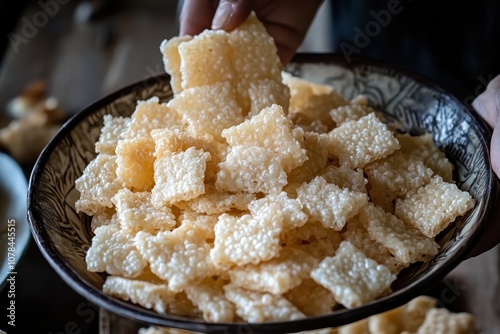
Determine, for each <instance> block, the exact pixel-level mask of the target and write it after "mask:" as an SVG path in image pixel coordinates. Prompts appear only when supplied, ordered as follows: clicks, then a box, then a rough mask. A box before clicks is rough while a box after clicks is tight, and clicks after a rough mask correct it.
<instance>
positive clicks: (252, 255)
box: [210, 206, 283, 267]
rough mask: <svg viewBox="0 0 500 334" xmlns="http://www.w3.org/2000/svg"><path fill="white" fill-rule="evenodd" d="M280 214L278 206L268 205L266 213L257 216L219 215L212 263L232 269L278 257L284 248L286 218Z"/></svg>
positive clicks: (211, 255)
mask: <svg viewBox="0 0 500 334" xmlns="http://www.w3.org/2000/svg"><path fill="white" fill-rule="evenodd" d="M277 212H278V209H277V208H276V207H274V206H266V210H263V211H261V212H259V213H258V214H257V215H256V216H252V215H250V214H246V215H243V216H240V217H235V216H231V215H229V214H222V215H220V216H219V221H218V222H217V224H216V225H215V241H214V247H213V248H212V250H211V251H210V258H211V260H212V261H213V262H214V263H215V264H216V265H217V266H219V267H229V266H232V265H237V266H243V265H245V264H249V263H253V264H257V263H259V262H261V261H267V260H270V259H272V258H274V257H277V256H278V255H279V252H280V249H281V245H280V233H281V231H282V230H283V219H282V217H281V216H279V215H276V213H277ZM262 231H266V233H262Z"/></svg>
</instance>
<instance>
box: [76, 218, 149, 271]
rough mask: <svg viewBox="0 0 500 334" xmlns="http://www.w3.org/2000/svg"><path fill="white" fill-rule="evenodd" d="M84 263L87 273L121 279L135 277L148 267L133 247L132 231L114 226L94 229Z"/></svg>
mask: <svg viewBox="0 0 500 334" xmlns="http://www.w3.org/2000/svg"><path fill="white" fill-rule="evenodd" d="M85 263H86V264H87V270H88V271H91V272H106V273H108V274H110V275H117V276H122V277H137V276H138V275H139V274H141V273H142V271H143V269H144V268H145V267H146V266H147V265H148V262H147V261H146V259H144V258H143V257H142V255H141V253H140V252H139V250H138V249H137V248H136V247H135V245H134V242H133V234H132V231H129V230H124V229H121V228H120V227H119V226H117V225H114V224H112V225H103V226H100V227H98V228H96V229H95V231H94V236H93V237H92V242H91V245H90V248H89V249H88V250H87V254H86V255H85Z"/></svg>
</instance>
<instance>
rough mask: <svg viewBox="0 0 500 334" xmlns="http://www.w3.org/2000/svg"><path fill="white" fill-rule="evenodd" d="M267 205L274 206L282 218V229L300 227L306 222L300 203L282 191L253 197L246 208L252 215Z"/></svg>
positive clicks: (264, 208) (306, 217)
mask: <svg viewBox="0 0 500 334" xmlns="http://www.w3.org/2000/svg"><path fill="white" fill-rule="evenodd" d="M267 206H274V207H275V208H276V209H277V210H278V211H277V214H278V215H280V217H282V218H283V231H287V230H290V229H294V228H297V227H300V226H302V225H304V224H305V223H306V222H307V219H308V216H307V215H306V214H305V213H304V211H303V210H302V209H303V206H302V204H301V203H300V202H299V201H298V200H297V199H295V198H290V197H288V194H287V193H286V192H284V191H282V192H280V193H279V194H269V195H266V196H265V197H263V198H259V199H255V200H253V201H252V202H250V203H249V204H248V205H247V209H248V210H250V213H251V214H252V215H258V213H259V212H261V211H263V210H266V209H267Z"/></svg>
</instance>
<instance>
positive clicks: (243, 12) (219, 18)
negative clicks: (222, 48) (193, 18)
mask: <svg viewBox="0 0 500 334" xmlns="http://www.w3.org/2000/svg"><path fill="white" fill-rule="evenodd" d="M251 10H252V8H251V6H250V0H221V1H220V2H219V5H218V6H217V10H216V12H215V16H214V18H213V21H212V29H213V30H218V29H223V30H226V31H231V30H233V29H235V28H236V27H238V26H239V25H240V24H242V23H243V21H245V20H246V18H247V17H248V15H250V12H251Z"/></svg>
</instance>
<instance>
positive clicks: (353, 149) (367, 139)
mask: <svg viewBox="0 0 500 334" xmlns="http://www.w3.org/2000/svg"><path fill="white" fill-rule="evenodd" d="M329 136H330V143H329V145H328V152H329V153H330V154H331V155H333V156H334V157H337V158H338V159H339V161H340V163H341V165H347V166H349V167H350V168H352V169H355V168H363V167H364V166H365V165H366V164H368V163H370V162H373V161H375V160H378V159H381V158H384V157H386V156H388V155H389V154H391V153H393V152H394V151H396V150H398V149H399V148H400V145H399V142H398V140H397V139H396V138H395V137H394V134H393V133H392V132H391V131H390V130H389V129H388V128H387V125H385V124H384V123H382V122H381V121H380V120H379V119H378V118H377V116H375V114H374V113H371V114H369V115H367V116H364V117H361V118H360V119H359V120H357V121H347V122H345V123H343V124H342V125H340V126H339V127H337V128H335V129H333V130H332V131H330V132H329Z"/></svg>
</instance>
